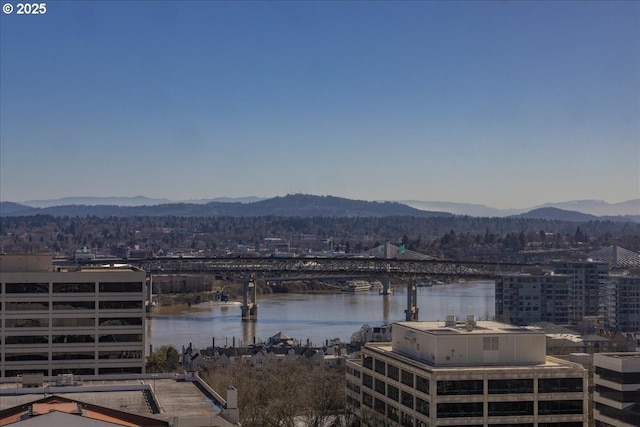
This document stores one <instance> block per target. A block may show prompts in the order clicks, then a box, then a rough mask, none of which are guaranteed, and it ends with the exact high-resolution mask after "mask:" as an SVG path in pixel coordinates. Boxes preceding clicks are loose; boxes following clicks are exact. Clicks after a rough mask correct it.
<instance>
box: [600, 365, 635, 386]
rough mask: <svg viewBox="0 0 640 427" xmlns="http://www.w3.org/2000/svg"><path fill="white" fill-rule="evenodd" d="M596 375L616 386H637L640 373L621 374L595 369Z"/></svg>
mask: <svg viewBox="0 0 640 427" xmlns="http://www.w3.org/2000/svg"><path fill="white" fill-rule="evenodd" d="M596 375H598V376H600V378H602V379H603V380H607V381H612V382H614V383H618V384H637V383H640V372H625V373H624V374H622V373H621V372H616V371H611V370H609V369H605V368H601V367H599V366H598V367H596Z"/></svg>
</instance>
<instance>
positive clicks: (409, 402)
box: [346, 316, 588, 427]
mask: <svg viewBox="0 0 640 427" xmlns="http://www.w3.org/2000/svg"><path fill="white" fill-rule="evenodd" d="M346 367H347V374H346V376H347V391H346V399H347V411H348V414H350V416H352V417H354V418H355V419H357V420H359V421H360V423H361V424H362V425H366V426H378V425H380V426H382V425H391V426H406V427H409V426H411V427H427V426H431V427H434V426H454V425H455V426H522V427H526V426H531V427H533V426H537V427H551V426H553V427H586V426H587V423H588V419H587V418H588V417H587V412H588V411H587V409H588V393H587V384H588V375H587V371H586V370H585V369H584V368H583V367H582V366H581V365H579V364H577V363H572V362H568V361H564V360H561V359H556V358H553V357H549V356H546V354H545V334H544V333H543V332H542V331H540V330H537V329H533V328H523V327H514V326H511V325H507V324H503V323H498V322H490V321H480V322H476V321H475V320H474V318H473V317H472V316H469V318H468V319H467V321H466V322H458V321H456V320H455V318H454V317H453V316H449V317H448V318H447V321H446V322H397V323H394V324H393V325H392V341H391V342H386V343H367V344H366V345H365V346H364V347H363V348H362V351H361V357H360V359H356V360H349V361H348V362H347V366H346Z"/></svg>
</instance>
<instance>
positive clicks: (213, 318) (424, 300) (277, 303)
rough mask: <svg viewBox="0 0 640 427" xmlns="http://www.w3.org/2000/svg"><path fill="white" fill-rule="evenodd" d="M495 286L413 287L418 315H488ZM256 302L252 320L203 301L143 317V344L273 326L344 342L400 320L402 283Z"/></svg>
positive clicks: (229, 337) (204, 341)
mask: <svg viewBox="0 0 640 427" xmlns="http://www.w3.org/2000/svg"><path fill="white" fill-rule="evenodd" d="M494 289H495V286H494V282H489V281H473V282H467V283H454V284H445V285H435V286H432V287H424V288H418V304H417V305H418V307H419V313H418V318H419V320H444V319H445V318H446V316H447V315H449V314H454V315H456V316H458V318H466V316H467V315H468V314H473V315H475V316H476V317H477V318H479V319H486V318H492V317H493V316H494V313H495V304H494V301H495V296H494ZM257 302H258V319H257V320H255V321H244V322H243V321H242V320H241V318H240V303H239V302H228V303H219V302H216V303H213V302H210V303H203V304H197V305H194V306H191V307H189V308H182V309H177V310H173V312H171V311H169V312H168V313H167V314H161V315H154V316H153V317H150V318H149V319H148V320H147V344H151V345H153V347H154V348H157V347H159V346H162V345H167V344H168V345H173V346H175V347H177V348H181V347H182V346H183V345H184V346H187V345H189V343H192V344H193V347H194V348H195V349H201V348H205V347H208V346H211V345H212V344H213V343H214V342H215V345H216V346H225V345H226V346H231V345H233V344H235V345H236V346H242V345H247V344H250V343H252V342H253V340H254V338H255V340H256V341H258V342H259V341H266V340H267V339H268V338H269V337H271V336H273V335H275V334H277V333H278V332H284V333H285V334H287V335H289V336H290V337H292V338H294V339H296V340H300V341H301V342H306V341H307V340H309V341H310V342H311V343H313V344H314V345H317V346H319V345H322V344H323V343H324V341H325V340H326V339H332V338H339V339H340V340H341V341H343V342H348V341H350V340H351V335H352V334H353V333H354V332H356V331H358V330H359V329H360V328H361V327H362V325H364V324H369V325H372V326H379V325H382V324H385V323H393V322H396V321H403V320H405V313H404V310H405V309H406V305H407V289H406V288H405V287H400V288H396V289H395V290H394V294H393V295H388V296H382V295H379V294H378V293H377V292H375V291H371V292H358V293H347V292H339V293H332V294H272V295H267V296H263V295H259V296H258V301H257ZM161 313H165V312H164V311H161Z"/></svg>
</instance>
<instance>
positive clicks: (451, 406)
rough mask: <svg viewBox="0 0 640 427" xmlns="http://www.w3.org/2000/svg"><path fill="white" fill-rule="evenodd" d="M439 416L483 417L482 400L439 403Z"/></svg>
mask: <svg viewBox="0 0 640 427" xmlns="http://www.w3.org/2000/svg"><path fill="white" fill-rule="evenodd" d="M437 411H438V415H437V417H438V418H461V417H462V418H464V417H482V416H483V415H484V414H483V408H482V402H470V403H438V406H437Z"/></svg>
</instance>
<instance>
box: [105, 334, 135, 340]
mask: <svg viewBox="0 0 640 427" xmlns="http://www.w3.org/2000/svg"><path fill="white" fill-rule="evenodd" d="M99 341H100V342H142V334H109V335H100V338H99Z"/></svg>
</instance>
